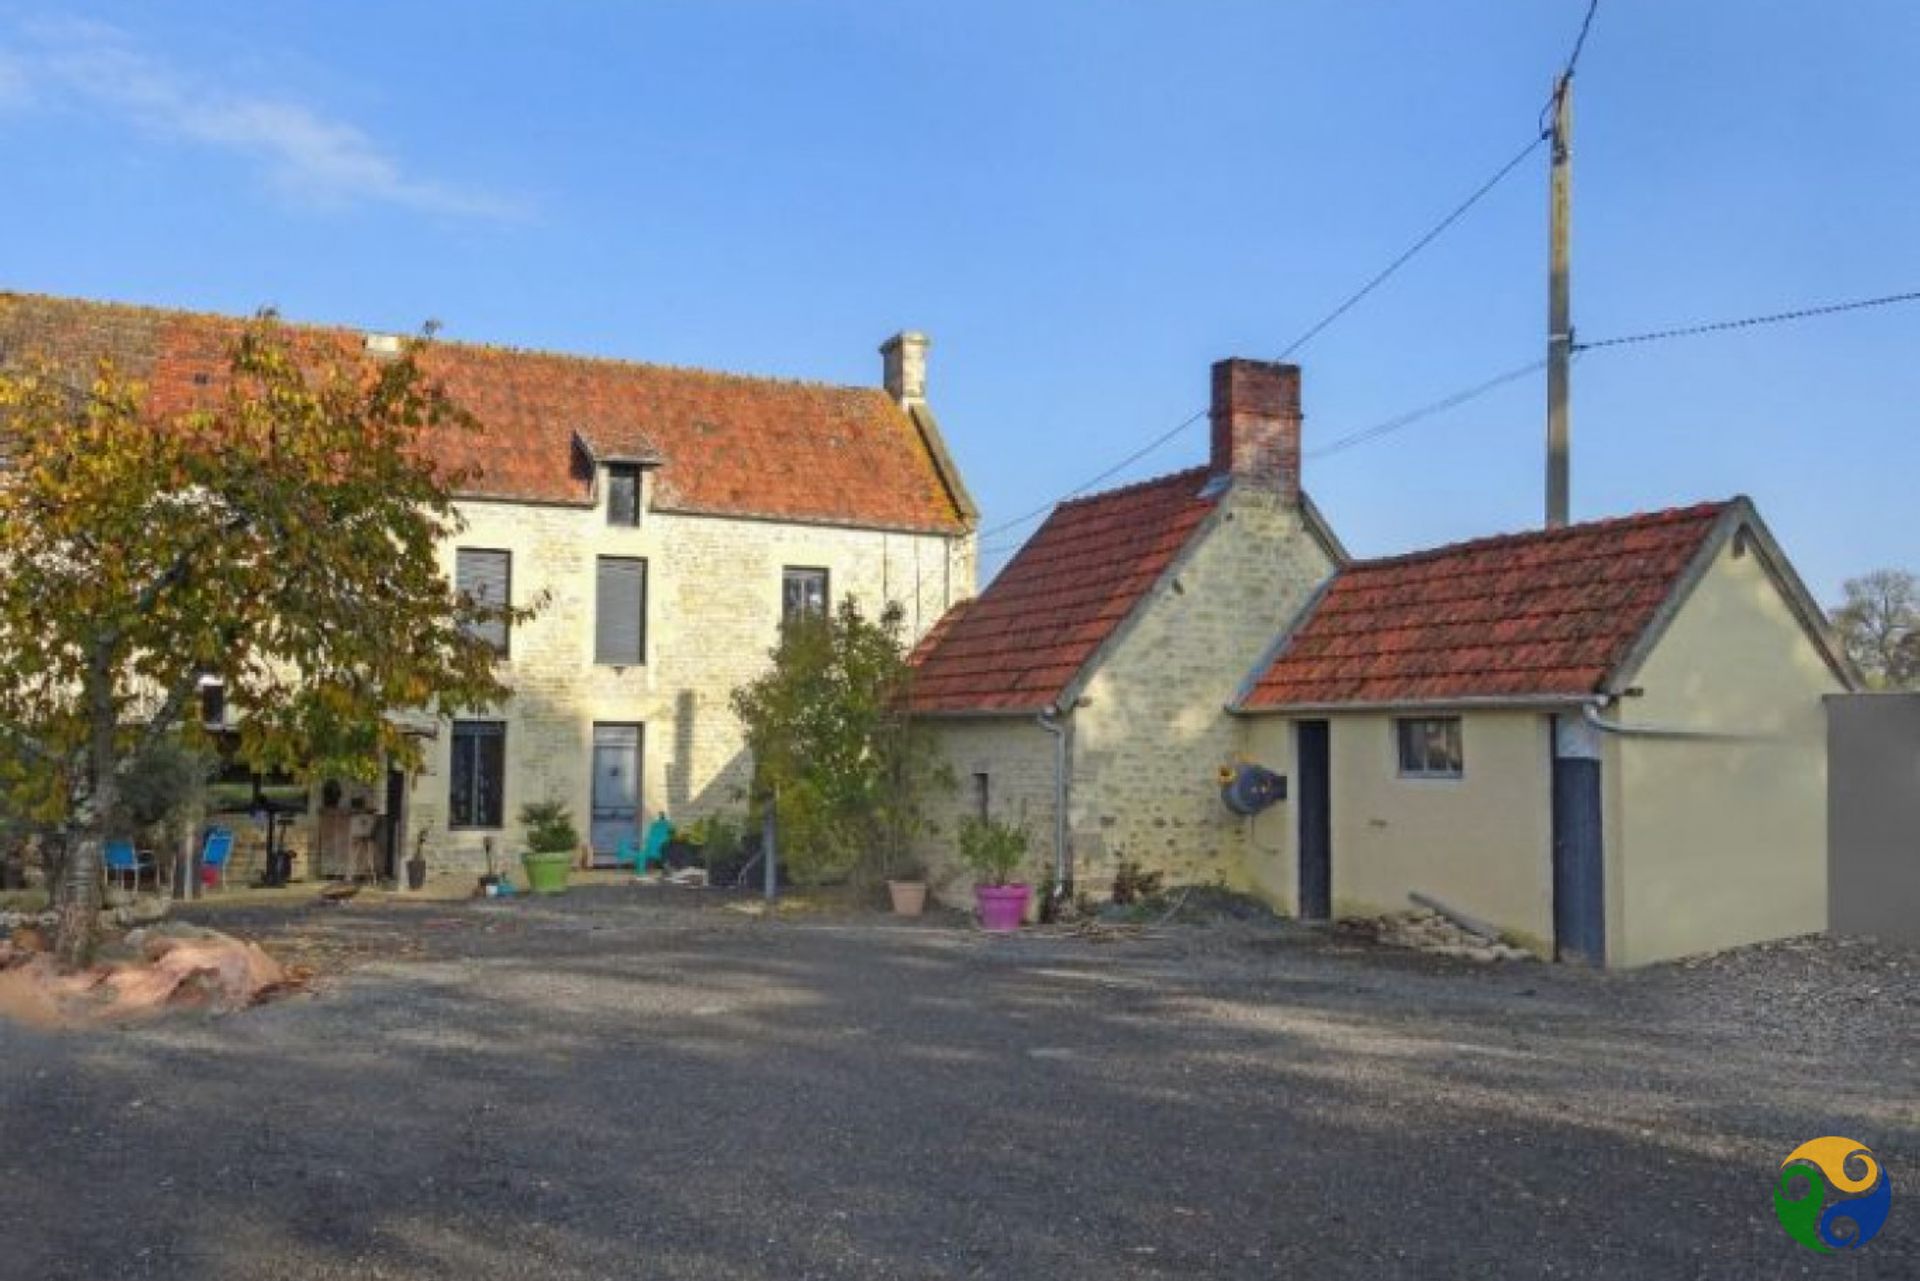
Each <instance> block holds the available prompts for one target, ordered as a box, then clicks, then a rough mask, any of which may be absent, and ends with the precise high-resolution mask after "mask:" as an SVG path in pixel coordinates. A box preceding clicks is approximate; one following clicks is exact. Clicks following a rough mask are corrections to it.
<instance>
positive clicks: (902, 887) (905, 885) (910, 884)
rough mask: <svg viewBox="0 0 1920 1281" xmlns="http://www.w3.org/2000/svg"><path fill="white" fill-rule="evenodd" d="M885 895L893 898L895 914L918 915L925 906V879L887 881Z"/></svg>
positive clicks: (924, 909)
mask: <svg viewBox="0 0 1920 1281" xmlns="http://www.w3.org/2000/svg"><path fill="white" fill-rule="evenodd" d="M887 895H888V897H890V898H891V899H892V900H893V913H894V915H895V916H918V915H920V913H922V912H924V911H926V908H927V883H926V882H925V881H888V882H887Z"/></svg>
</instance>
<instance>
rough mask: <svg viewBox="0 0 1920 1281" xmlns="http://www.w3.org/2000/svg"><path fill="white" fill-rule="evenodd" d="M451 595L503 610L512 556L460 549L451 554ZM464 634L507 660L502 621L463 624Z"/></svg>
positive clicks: (507, 601) (510, 598)
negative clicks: (452, 558) (452, 561)
mask: <svg viewBox="0 0 1920 1281" xmlns="http://www.w3.org/2000/svg"><path fill="white" fill-rule="evenodd" d="M453 586H454V591H455V592H456V593H457V594H458V595H460V596H463V597H465V598H466V599H467V600H469V601H471V602H473V603H474V604H475V605H479V606H481V607H482V608H488V609H505V608H506V607H507V606H508V605H511V604H512V603H513V554H512V553H511V552H502V551H488V550H484V549H482V548H478V547H462V548H460V549H459V550H458V551H456V552H455V553H454V569H453ZM467 633H468V635H470V636H477V637H479V638H480V639H481V640H483V641H486V642H487V643H488V644H489V645H492V646H493V648H494V649H495V650H496V651H498V653H499V654H500V656H501V657H502V658H505V657H506V656H507V620H506V619H505V618H504V617H495V618H485V619H476V620H475V621H473V622H470V623H468V624H467Z"/></svg>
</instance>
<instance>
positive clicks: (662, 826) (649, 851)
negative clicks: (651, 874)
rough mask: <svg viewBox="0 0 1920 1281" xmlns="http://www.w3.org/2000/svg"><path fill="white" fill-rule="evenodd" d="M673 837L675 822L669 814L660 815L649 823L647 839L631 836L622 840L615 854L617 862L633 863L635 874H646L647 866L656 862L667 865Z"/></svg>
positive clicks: (663, 865) (614, 858)
mask: <svg viewBox="0 0 1920 1281" xmlns="http://www.w3.org/2000/svg"><path fill="white" fill-rule="evenodd" d="M672 839H673V824H672V823H670V822H668V821H667V816H666V815H665V814H662V815H661V816H660V817H658V818H656V819H654V820H653V822H651V823H649V824H647V839H646V840H645V841H644V842H642V841H636V840H635V839H633V837H631V836H629V837H627V838H626V839H625V840H623V841H621V842H620V849H619V850H618V851H617V852H616V853H615V854H614V856H613V861H614V862H615V863H631V864H633V874H634V875H635V876H644V875H646V871H647V868H648V867H650V866H652V865H653V864H655V863H658V864H660V866H662V867H665V866H666V865H667V842H668V841H670V840H672Z"/></svg>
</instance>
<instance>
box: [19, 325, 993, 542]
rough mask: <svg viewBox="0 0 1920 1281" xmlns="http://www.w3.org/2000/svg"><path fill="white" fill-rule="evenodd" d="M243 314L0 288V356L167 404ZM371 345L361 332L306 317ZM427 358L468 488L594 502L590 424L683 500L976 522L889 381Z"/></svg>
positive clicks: (332, 339)
mask: <svg viewBox="0 0 1920 1281" xmlns="http://www.w3.org/2000/svg"><path fill="white" fill-rule="evenodd" d="M239 324H240V322H239V321H237V320H235V319H233V318H231V317H225V316H211V315H204V314H200V313H192V312H181V311H168V310H162V309H157V308H150V307H131V306H123V305H119V304H113V303H99V302H88V301H84V300H78V299H65V298H48V297H43V296H39V295H29V294H12V293H0V360H5V361H7V362H13V361H16V360H20V359H24V358H26V357H28V356H33V355H38V356H43V357H45V358H47V359H51V360H55V361H58V362H61V363H64V364H68V365H69V367H72V366H74V365H76V364H80V365H87V366H91V364H92V363H93V362H95V361H97V360H98V359H99V358H101V357H103V356H106V357H111V358H112V359H114V361H115V362H116V363H117V364H119V365H120V367H121V368H122V369H123V370H124V371H125V372H127V373H128V374H131V375H132V376H134V377H136V378H140V379H142V380H144V381H146V382H147V383H148V384H149V385H150V388H151V391H150V403H151V404H152V405H153V406H154V408H155V409H156V411H159V412H168V411H170V410H175V409H178V408H181V407H184V406H186V405H189V404H192V403H193V402H194V401H195V400H197V399H200V398H203V397H205V396H206V395H207V394H208V388H209V387H210V386H217V385H218V383H219V382H220V380H221V379H222V378H223V377H224V374H225V370H226V364H227V361H226V351H227V344H228V343H229V341H230V340H231V338H232V336H233V334H234V332H235V330H236V328H237V326H238V325H239ZM299 332H300V334H301V335H302V336H303V337H305V338H307V339H309V340H312V341H317V342H321V343H338V344H339V345H340V348H341V350H342V351H344V352H356V351H359V350H361V343H362V338H363V335H361V334H359V333H357V332H355V331H352V330H346V329H326V328H317V327H308V326H301V327H299ZM426 363H427V366H428V368H429V369H430V370H432V371H433V372H434V373H435V374H437V375H438V376H439V377H440V378H441V380H442V381H443V382H444V383H445V384H446V386H447V388H448V390H449V391H450V392H451V393H452V394H453V396H454V398H455V399H456V400H458V401H459V402H460V403H461V404H463V405H464V406H465V407H466V408H467V409H468V410H469V411H471V412H472V413H473V414H474V416H475V417H476V418H478V419H479V420H480V423H481V426H482V428H483V430H482V431H481V432H480V433H478V434H474V433H464V432H458V433H449V434H448V436H447V438H446V439H445V440H444V441H442V442H439V444H438V447H437V453H438V455H439V456H440V457H442V458H443V459H444V460H445V461H446V462H447V463H448V464H449V466H450V467H451V466H471V467H474V468H477V469H478V471H479V475H478V476H477V478H476V479H475V480H474V481H472V482H471V483H470V484H467V485H465V486H463V487H462V489H463V492H464V494H465V496H467V497H475V498H501V499H509V500H513V499H519V500H532V501H539V502H561V503H584V502H586V501H588V499H589V494H590V486H591V474H590V471H589V469H588V468H587V467H586V466H585V465H584V460H583V459H582V458H581V457H580V451H579V449H578V448H577V447H576V446H575V443H574V442H575V439H576V437H577V438H578V439H579V440H580V441H581V442H583V443H584V444H585V445H586V446H587V447H588V448H589V449H591V450H592V451H593V452H594V453H595V454H596V455H597V456H598V457H600V458H602V459H604V458H609V457H617V458H622V459H633V458H644V457H651V456H656V455H657V456H658V457H659V458H660V459H661V460H662V463H661V466H660V469H659V471H658V472H657V473H656V474H655V480H654V489H653V503H654V505H655V506H656V507H659V508H662V509H665V510H671V511H685V512H703V513H712V514H716V515H730V516H759V517H767V518H770V519H776V520H797V521H808V522H818V523H825V524H848V525H860V526H872V527H879V528H885V529H903V530H924V531H933V532H941V533H957V532H960V531H961V530H963V529H964V528H965V527H966V526H967V524H968V520H967V517H966V516H965V514H964V513H963V512H962V510H961V508H960V506H959V505H958V504H957V503H956V501H955V499H954V496H953V494H952V493H951V492H950V491H949V489H948V487H947V484H946V482H945V480H944V479H943V477H942V475H941V472H940V468H939V465H938V464H937V463H936V461H935V459H934V456H933V452H932V450H931V449H930V447H929V445H928V442H927V440H926V439H925V438H924V437H923V436H922V435H921V434H920V428H919V427H918V426H917V425H916V424H915V423H914V421H913V420H912V419H911V418H910V417H909V416H908V415H907V414H906V413H905V412H904V411H902V410H901V409H900V407H899V406H898V405H896V404H895V403H894V402H893V401H892V400H891V399H890V398H889V397H888V396H887V395H886V393H885V392H884V391H881V390H880V389H878V388H859V387H832V386H826V385H823V384H817V383H801V382H787V381H781V380H776V379H770V378H747V377H741V376H739V375H734V374H718V373H708V372H706V371H703V370H696V369H678V368H673V367H670V366H663V365H642V364H634V363H629V362H626V361H617V360H598V359H590V358H585V357H578V356H565V355H558V354H552V353H545V352H530V351H518V350H512V349H507V348H501V347H489V346H484V345H478V344H471V343H455V342H436V343H435V344H434V345H433V347H432V348H431V349H430V350H429V353H428V358H427V361H426Z"/></svg>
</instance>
